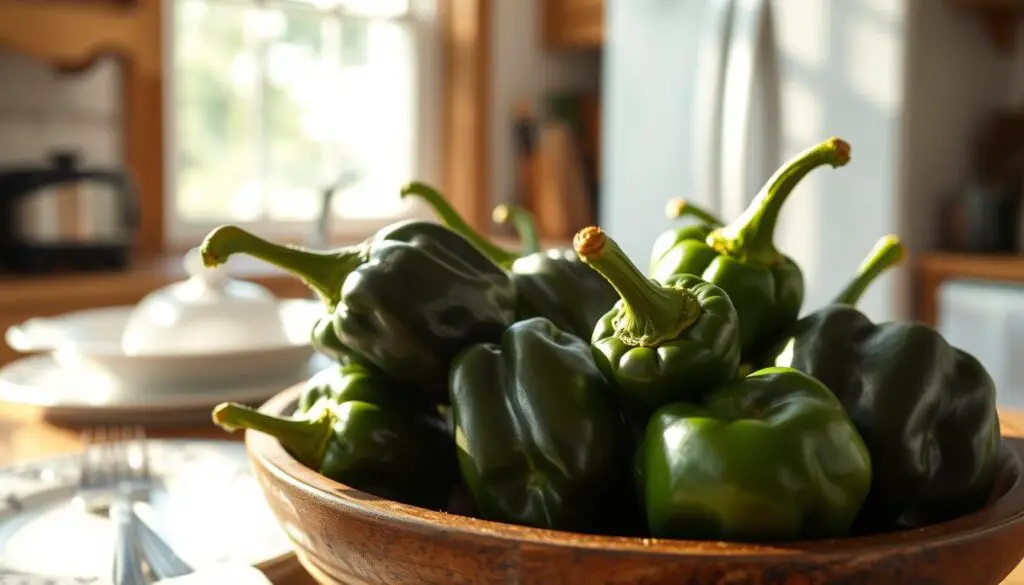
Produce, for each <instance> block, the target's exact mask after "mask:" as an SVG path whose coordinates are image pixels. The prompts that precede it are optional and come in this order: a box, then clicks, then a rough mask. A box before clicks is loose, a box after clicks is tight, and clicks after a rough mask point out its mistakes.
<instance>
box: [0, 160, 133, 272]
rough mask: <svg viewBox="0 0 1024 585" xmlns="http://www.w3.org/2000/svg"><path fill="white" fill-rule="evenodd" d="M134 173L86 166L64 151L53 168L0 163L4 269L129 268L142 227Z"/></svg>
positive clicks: (0, 236) (0, 252) (0, 238)
mask: <svg viewBox="0 0 1024 585" xmlns="http://www.w3.org/2000/svg"><path fill="white" fill-rule="evenodd" d="M138 223H139V218H138V203H137V197H136V189H135V185H134V182H133V181H132V179H131V177H130V176H129V174H128V172H127V171H125V170H122V169H114V168H109V169H105V168H81V167H79V166H78V161H77V157H76V156H75V154H74V153H73V152H69V151H57V152H55V153H54V154H53V156H52V160H51V161H50V165H49V166H40V167H18V168H0V269H2V270H4V271H7V272H15V273H47V272H54V271H58V270H61V271H91V270H111V269H121V268H124V267H126V266H127V264H128V262H129V259H130V252H131V247H132V243H133V239H134V236H135V232H136V231H137V229H138Z"/></svg>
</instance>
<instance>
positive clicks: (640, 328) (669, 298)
mask: <svg viewBox="0 0 1024 585" xmlns="http://www.w3.org/2000/svg"><path fill="white" fill-rule="evenodd" d="M573 244H574V245H575V247H576V253H577V254H578V255H579V257H580V258H582V259H583V261H584V262H586V263H587V264H588V265H589V266H590V267H591V268H593V269H594V271H596V272H597V273H599V274H601V275H602V276H604V277H605V278H607V279H608V282H610V283H611V284H612V286H613V287H615V290H616V291H618V294H619V296H620V297H621V298H620V299H619V300H618V301H617V302H616V304H615V306H614V307H613V308H612V309H611V310H610V311H608V312H607V313H606V314H605V315H604V316H603V317H601V319H600V320H599V321H598V322H597V325H596V326H595V327H594V330H593V333H592V335H591V338H590V341H591V346H592V348H593V352H594V358H595V360H596V361H597V365H598V367H599V368H600V369H601V371H602V372H604V374H605V376H607V377H608V379H609V380H613V381H614V382H615V387H616V389H617V390H618V392H619V395H620V398H621V400H622V401H623V404H624V405H626V407H627V408H628V410H629V411H630V413H631V414H633V415H640V416H646V415H648V414H650V413H651V412H652V411H653V410H654V409H656V408H657V407H659V406H661V405H663V404H666V403H668V402H673V401H676V400H694V399H697V398H699V397H700V395H701V393H702V392H705V391H707V390H710V389H712V388H715V387H717V386H719V385H721V384H723V383H725V382H727V381H729V380H732V379H733V378H735V377H736V368H737V366H738V365H739V361H740V346H739V327H740V324H739V321H738V318H737V315H736V310H735V309H734V308H733V305H732V301H731V300H730V299H729V296H728V295H727V294H725V292H724V291H723V290H722V289H720V288H718V287H717V286H715V285H713V284H710V283H708V282H705V281H704V280H702V279H701V278H700V277H697V276H693V275H692V274H679V275H676V276H674V277H672V278H670V279H667V280H666V282H665V283H664V284H659V283H657V282H655V281H654V280H652V279H650V278H648V277H647V276H645V275H644V274H643V273H642V272H641V271H640V270H639V269H638V268H637V267H636V266H635V265H634V264H633V263H632V262H631V261H630V260H629V258H628V257H626V254H625V253H624V252H623V251H622V249H621V248H620V247H619V246H618V244H617V243H616V242H615V241H614V240H612V239H611V238H609V237H607V236H606V235H605V233H604V232H603V231H601V229H600V228H597V227H587V228H584V229H582V230H580V231H579V232H577V233H576V237H575V238H574V239H573Z"/></svg>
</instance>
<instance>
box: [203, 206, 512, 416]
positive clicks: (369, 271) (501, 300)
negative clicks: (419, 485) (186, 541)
mask: <svg viewBox="0 0 1024 585" xmlns="http://www.w3.org/2000/svg"><path fill="white" fill-rule="evenodd" d="M201 252H202V257H203V262H204V263H205V264H206V265H207V266H213V265H217V264H222V263H224V262H226V261H227V259H228V258H229V257H230V256H231V255H233V254H248V255H250V256H253V257H256V258H258V259H260V260H263V261H265V262H268V263H270V264H273V265H275V266H278V267H280V268H282V269H284V270H286V271H288V272H290V273H292V274H294V275H296V276H297V277H299V278H301V279H302V280H303V281H304V282H305V283H306V284H307V285H309V287H310V288H312V289H313V290H314V291H316V292H317V293H318V294H319V295H320V297H321V298H322V299H323V301H324V304H325V306H326V308H327V310H328V312H329V313H330V315H329V317H326V318H327V319H329V324H330V326H329V327H328V326H327V324H326V323H323V322H321V323H320V324H319V325H318V327H317V328H316V329H315V330H314V340H315V345H316V346H317V347H318V348H328V349H332V350H333V351H332V353H334V354H340V355H347V354H354V355H355V356H357V358H358V359H356V360H355V361H365V362H366V363H369V364H371V365H372V366H374V367H376V368H378V369H379V370H380V371H382V372H384V373H386V374H387V376H389V377H390V378H393V379H395V380H397V381H399V382H403V383H411V384H415V385H417V387H419V388H422V389H423V391H424V392H425V393H428V394H430V395H432V396H433V397H434V398H436V399H437V400H438V402H441V401H444V400H447V376H448V365H449V364H450V362H451V359H452V358H453V357H454V356H455V354H457V353H458V352H459V351H460V350H462V349H463V348H464V347H466V346H467V345H470V344H473V343H478V342H483V341H492V340H496V339H498V338H499V337H500V336H501V333H502V331H504V330H505V327H507V326H508V325H509V323H511V322H512V321H513V319H514V318H515V286H514V285H513V284H512V282H511V280H510V279H509V278H508V275H507V274H506V273H505V272H504V271H503V270H502V269H501V268H500V267H498V266H497V265H495V264H494V263H493V262H491V261H490V260H489V259H488V258H487V257H486V256H484V255H483V254H481V253H480V251H479V250H477V248H476V247H474V246H473V245H472V244H471V243H470V242H469V241H468V240H466V239H465V238H463V237H462V236H460V235H459V234H457V233H455V232H453V231H452V230H450V229H448V228H446V227H444V226H442V225H440V224H437V223H434V222H427V221H402V222H396V223H394V224H391V225H390V226H388V227H386V228H384V229H382V230H380V231H378V232H377V233H376V234H375V235H374V236H373V237H372V238H370V239H369V240H367V241H366V242H363V243H362V244H359V245H356V246H349V247H346V248H342V249H339V250H334V251H331V252H314V251H310V250H305V249H301V248H297V247H290V246H282V245H279V244H274V243H271V242H268V241H266V240H263V239H261V238H258V237H256V236H254V235H252V234H250V233H248V232H246V231H244V230H242V229H241V228H238V227H235V226H222V227H219V228H217V229H215V230H214V231H213V232H211V233H210V235H208V236H207V237H206V240H205V241H204V242H203V245H202V248H201Z"/></svg>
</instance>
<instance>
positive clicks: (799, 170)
mask: <svg viewBox="0 0 1024 585" xmlns="http://www.w3.org/2000/svg"><path fill="white" fill-rule="evenodd" d="M849 161H850V145H849V144H847V143H846V142H845V141H844V140H842V139H839V138H830V139H828V140H826V141H824V142H822V143H820V144H818V145H817V146H813V147H811V148H808V149H807V150H805V151H803V152H801V153H800V154H798V155H796V156H795V157H793V158H792V159H791V160H790V161H789V162H787V163H786V164H785V165H783V166H782V167H781V168H780V169H779V170H777V171H776V172H775V174H773V175H772V176H771V178H769V179H768V181H767V182H766V183H765V185H764V187H761V190H760V191H759V192H758V193H757V196H756V197H754V200H753V201H751V202H750V205H749V206H748V207H747V209H746V210H744V211H743V213H742V214H740V216H739V217H738V218H736V219H735V220H734V221H733V222H731V223H730V224H729V225H726V226H725V227H722V228H720V229H718V230H716V231H715V232H713V233H712V234H711V235H710V236H708V244H710V245H711V246H712V247H713V248H715V249H716V250H717V251H718V252H719V253H721V254H728V255H730V256H734V257H736V258H739V259H741V260H744V261H748V262H753V263H755V264H761V265H764V266H774V265H776V264H778V263H780V262H782V261H783V260H784V258H783V256H782V254H781V253H779V251H778V250H777V249H776V248H775V226H776V224H777V223H778V220H779V211H780V210H781V209H782V204H783V203H785V202H786V198H787V197H789V194H790V193H792V192H793V188H794V187H796V186H797V184H798V183H799V182H800V181H801V180H802V179H803V178H804V177H806V176H807V174H808V173H810V172H811V171H812V170H814V169H816V168H818V167H820V166H822V165H830V166H832V167H833V168H835V167H841V166H843V165H845V164H846V163H848V162H849Z"/></svg>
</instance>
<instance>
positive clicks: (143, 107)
mask: <svg viewBox="0 0 1024 585" xmlns="http://www.w3.org/2000/svg"><path fill="white" fill-rule="evenodd" d="M491 2H492V0H438V14H439V17H440V18H439V21H440V22H439V24H440V30H441V36H442V58H443V64H442V76H443V79H442V82H441V94H442V95H441V108H442V111H441V112H440V115H441V119H442V128H441V138H440V140H441V144H440V145H438V146H439V147H440V149H441V165H442V167H441V168H442V174H441V187H442V188H443V189H444V190H445V193H446V194H447V195H448V197H449V198H450V199H451V201H452V204H453V205H454V206H455V207H456V209H458V210H459V211H460V212H461V213H462V214H463V215H464V216H465V217H466V219H467V221H469V223H470V224H471V225H473V226H474V227H475V228H477V229H480V230H483V231H490V230H489V228H490V220H489V218H490V207H491V196H490V193H489V185H490V180H489V177H490V171H491V169H490V154H489V150H490V149H489V143H490V142H489V135H490V128H489V122H488V113H489V107H488V105H489V102H490V91H489V85H490V84H489V77H490V56H491ZM162 4H163V3H162V2H161V0H134V1H132V2H122V1H119V0H93V1H90V2H83V1H81V0H57V1H47V2H25V1H24V0H0V47H4V48H6V49H8V50H14V51H16V52H20V53H22V54H25V55H27V56H29V57H31V58H33V59H35V60H37V61H40V62H42V63H44V64H45V65H47V66H51V67H58V68H67V69H81V68H84V67H88V66H89V65H90V64H91V63H92V62H94V61H95V60H96V59H97V58H98V57H100V56H103V55H107V54H114V55H117V56H118V57H119V58H120V59H121V61H122V63H123V64H124V67H123V75H122V79H123V89H122V95H123V96H124V99H123V112H124V114H123V118H122V121H121V123H122V129H123V145H124V163H125V166H126V167H127V168H128V169H129V170H130V171H131V172H132V173H133V174H134V178H135V182H136V184H137V186H138V189H139V207H140V229H139V234H138V238H137V242H136V256H137V257H138V258H140V259H151V258H154V257H160V256H162V255H164V254H166V253H168V252H170V251H172V250H168V249H167V242H166V239H165V238H164V231H165V230H164V226H165V223H164V220H165V217H164V209H165V206H164V203H165V200H164V198H165V196H166V194H165V193H164V191H165V184H166V183H165V175H164V173H165V172H167V170H166V169H165V162H164V160H165V158H164V145H165V140H164V132H165V128H164V115H163V108H164V97H163V96H164V93H163V83H164V78H163V76H164V74H165V67H164V64H165V59H164V47H165V43H164V39H163V36H164V27H163V19H164V17H165V15H164V12H165V10H164V8H163V6H162Z"/></svg>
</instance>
